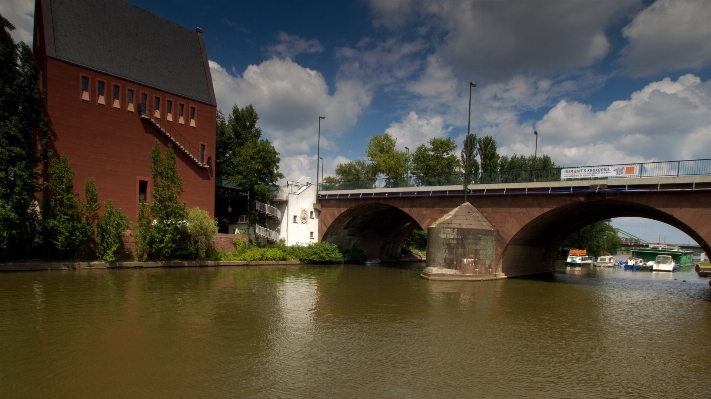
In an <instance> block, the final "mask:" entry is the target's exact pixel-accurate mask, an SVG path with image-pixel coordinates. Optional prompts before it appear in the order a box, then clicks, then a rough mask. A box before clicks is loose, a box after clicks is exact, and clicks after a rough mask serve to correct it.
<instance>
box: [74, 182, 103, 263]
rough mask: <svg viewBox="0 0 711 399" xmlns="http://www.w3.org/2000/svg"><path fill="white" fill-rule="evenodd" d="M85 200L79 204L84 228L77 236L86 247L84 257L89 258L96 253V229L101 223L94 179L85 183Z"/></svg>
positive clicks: (99, 204)
mask: <svg viewBox="0 0 711 399" xmlns="http://www.w3.org/2000/svg"><path fill="white" fill-rule="evenodd" d="M84 200H85V202H83V203H81V202H80V203H79V208H80V213H81V217H82V226H81V231H79V232H77V234H78V235H79V236H80V241H81V242H82V244H83V245H82V246H83V247H84V248H83V249H84V257H85V258H87V257H88V256H89V255H90V253H91V252H92V251H93V252H95V251H96V228H97V224H98V223H99V208H101V203H99V194H98V193H97V191H96V182H95V181H94V179H88V180H87V181H86V183H84Z"/></svg>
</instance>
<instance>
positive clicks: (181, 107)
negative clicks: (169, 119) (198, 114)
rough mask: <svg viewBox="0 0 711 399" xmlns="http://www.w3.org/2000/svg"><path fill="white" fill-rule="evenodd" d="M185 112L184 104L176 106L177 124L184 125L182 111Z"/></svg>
mask: <svg viewBox="0 0 711 399" xmlns="http://www.w3.org/2000/svg"><path fill="white" fill-rule="evenodd" d="M184 110H185V104H178V123H180V124H181V125H182V124H184V123H185V119H183V111H184Z"/></svg>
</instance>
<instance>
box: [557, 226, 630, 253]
mask: <svg viewBox="0 0 711 399" xmlns="http://www.w3.org/2000/svg"><path fill="white" fill-rule="evenodd" d="M610 223H611V220H610V219H607V220H601V221H599V222H595V223H592V224H589V225H587V226H585V227H583V228H582V229H580V230H578V231H577V232H575V233H574V234H573V235H571V236H570V237H568V239H566V240H565V242H564V243H563V246H562V248H561V250H562V251H563V252H565V253H568V251H570V250H571V249H586V250H587V251H588V254H589V255H592V256H603V255H610V254H613V253H615V251H617V249H618V248H619V247H620V238H619V237H618V236H617V230H615V228H614V227H612V225H611V224H610Z"/></svg>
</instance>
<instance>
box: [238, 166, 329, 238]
mask: <svg viewBox="0 0 711 399" xmlns="http://www.w3.org/2000/svg"><path fill="white" fill-rule="evenodd" d="M302 180H304V182H302ZM255 206H256V209H257V210H258V211H259V212H261V213H263V214H265V215H266V216H267V221H266V223H262V224H257V225H256V226H255V229H254V231H250V232H249V235H250V238H252V239H254V237H255V232H256V236H257V238H258V239H259V240H260V241H261V242H262V243H264V244H266V243H275V242H278V241H279V240H281V239H283V240H284V242H285V243H286V245H287V246H293V245H308V244H310V243H312V242H317V241H318V217H319V209H320V208H319V206H318V204H317V203H316V185H314V184H311V182H310V181H309V179H308V178H306V177H302V178H301V179H300V180H298V181H287V182H286V184H285V185H283V186H280V187H279V189H278V190H277V191H276V192H274V193H273V195H272V197H271V201H270V203H269V204H265V203H262V202H259V201H255ZM240 222H241V223H237V224H234V225H230V226H229V231H230V233H237V232H239V231H245V229H246V227H247V220H246V218H245V220H240Z"/></svg>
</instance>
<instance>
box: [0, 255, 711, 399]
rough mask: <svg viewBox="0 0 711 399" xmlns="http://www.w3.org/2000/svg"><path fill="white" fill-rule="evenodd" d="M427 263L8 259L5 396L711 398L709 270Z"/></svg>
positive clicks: (1, 343)
mask: <svg viewBox="0 0 711 399" xmlns="http://www.w3.org/2000/svg"><path fill="white" fill-rule="evenodd" d="M420 269H421V265H413V264H401V265H389V266H388V267H382V266H381V267H365V266H361V265H340V266H324V267H320V266H306V267H298V266H297V267H291V266H290V267H251V268H201V269H145V270H92V271H66V272H64V271H62V272H47V273H44V272H42V273H13V274H10V273H8V274H0V359H3V360H2V361H1V362H0V397H2V398H6V397H7V398H34V397H47V396H51V397H60V398H61V397H96V398H102V397H103V398H123V397H154V396H158V397H175V398H192V397H213V398H231V397H236V396H237V397H304V398H306V397H309V398H310V397H343V396H349V397H403V398H404V397H407V398H417V397H422V398H430V397H443V396H452V397H468V396H483V397H546V398H548V397H623V396H639V397H704V398H705V397H708V396H709V393H710V390H709V389H708V384H707V383H706V382H705V381H704V380H703V379H698V378H686V377H684V375H689V376H691V375H708V373H709V372H711V362H709V361H708V359H709V356H710V355H711V347H709V346H708V345H704V344H700V343H703V342H710V340H711V298H709V292H710V291H711V290H709V289H708V286H707V285H706V284H707V280H706V279H699V278H698V277H697V276H695V273H694V272H693V271H690V270H686V271H684V270H682V271H680V272H677V273H652V272H625V271H624V270H622V269H619V268H591V267H580V268H566V267H565V266H564V265H563V266H562V267H558V269H557V271H558V272H557V273H556V274H555V275H552V276H547V277H538V278H526V279H510V280H499V281H488V282H462V281H453V282H447V281H429V280H424V279H422V278H420V277H419V272H420ZM684 280H686V281H684ZM662 369H664V370H678V371H680V372H679V373H677V376H676V377H675V378H658V377H657V376H655V374H654V373H649V372H646V371H647V370H662ZM681 371H683V373H682V372H681ZM684 373H685V374H684ZM631 387H632V388H633V389H631Z"/></svg>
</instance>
